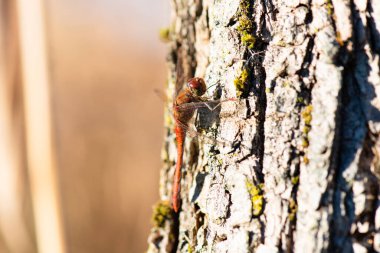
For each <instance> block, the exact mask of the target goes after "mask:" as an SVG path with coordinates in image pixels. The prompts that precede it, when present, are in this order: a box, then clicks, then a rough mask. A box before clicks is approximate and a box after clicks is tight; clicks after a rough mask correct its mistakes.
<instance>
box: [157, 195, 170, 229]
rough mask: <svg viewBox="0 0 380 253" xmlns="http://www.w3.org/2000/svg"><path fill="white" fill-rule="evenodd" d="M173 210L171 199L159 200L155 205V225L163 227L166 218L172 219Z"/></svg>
mask: <svg viewBox="0 0 380 253" xmlns="http://www.w3.org/2000/svg"><path fill="white" fill-rule="evenodd" d="M172 216H173V210H172V208H171V206H170V203H169V201H159V202H158V203H157V204H156V205H155V206H154V207H153V215H152V223H153V226H155V227H163V226H164V225H165V221H166V220H170V219H172Z"/></svg>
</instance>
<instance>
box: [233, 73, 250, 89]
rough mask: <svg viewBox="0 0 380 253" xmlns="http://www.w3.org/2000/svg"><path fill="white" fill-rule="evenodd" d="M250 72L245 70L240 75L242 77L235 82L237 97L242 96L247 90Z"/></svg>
mask: <svg viewBox="0 0 380 253" xmlns="http://www.w3.org/2000/svg"><path fill="white" fill-rule="evenodd" d="M248 77H249V72H248V70H247V69H243V71H242V72H241V73H240V76H239V77H237V78H236V79H235V80H234V85H235V88H236V95H237V96H241V94H242V93H243V91H244V90H245V86H246V84H247V82H248Z"/></svg>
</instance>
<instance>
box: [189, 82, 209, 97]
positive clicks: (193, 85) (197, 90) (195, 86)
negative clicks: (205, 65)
mask: <svg viewBox="0 0 380 253" xmlns="http://www.w3.org/2000/svg"><path fill="white" fill-rule="evenodd" d="M187 87H188V88H189V89H190V90H191V92H192V93H194V94H195V95H197V96H202V95H203V94H205V92H206V83H205V81H204V80H203V78H200V77H194V78H191V79H189V81H187Z"/></svg>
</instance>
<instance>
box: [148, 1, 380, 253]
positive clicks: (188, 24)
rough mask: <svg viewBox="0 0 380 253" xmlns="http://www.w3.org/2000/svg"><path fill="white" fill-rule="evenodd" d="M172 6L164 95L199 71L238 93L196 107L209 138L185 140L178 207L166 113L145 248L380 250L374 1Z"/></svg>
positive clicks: (379, 9) (378, 28)
mask: <svg viewBox="0 0 380 253" xmlns="http://www.w3.org/2000/svg"><path fill="white" fill-rule="evenodd" d="M172 7H173V15H172V23H171V27H170V29H169V37H170V40H171V42H170V53H169V57H168V62H169V66H170V71H169V82H168V93H169V94H174V92H175V91H176V90H178V89H180V88H181V87H176V85H175V83H176V81H178V82H177V83H179V84H180V85H183V84H184V83H185V81H186V80H187V79H188V78H190V77H193V76H200V77H204V78H205V80H206V83H207V84H208V86H211V85H213V84H215V85H214V86H213V87H212V88H210V89H209V92H210V93H211V94H213V97H214V99H217V98H230V97H237V98H238V102H237V103H230V102H228V103H223V104H222V106H221V108H220V110H216V111H213V112H210V111H207V110H200V111H199V112H198V114H197V120H196V125H197V128H198V130H201V131H202V132H204V135H205V136H209V137H213V138H215V139H216V140H218V142H215V143H214V144H210V143H209V142H207V141H205V138H202V137H198V138H194V139H188V140H187V141H186V144H185V156H184V164H183V167H182V182H181V188H182V191H181V199H182V208H181V210H180V212H179V214H178V215H177V214H175V213H173V212H172V211H171V209H170V205H169V203H168V202H167V201H168V200H169V199H170V195H171V187H172V180H173V179H172V178H173V172H174V165H175V162H176V160H175V159H176V148H175V147H176V146H175V138H174V134H173V121H172V120H171V118H170V117H171V115H170V112H169V109H168V110H167V112H166V117H167V119H168V120H166V127H167V137H166V139H165V145H164V149H163V160H164V164H165V165H164V167H163V168H162V171H161V179H160V180H161V181H160V182H161V184H160V185H161V186H160V196H161V200H162V201H161V202H160V203H159V204H158V205H157V206H156V207H155V208H154V217H153V220H154V227H153V228H152V232H151V235H150V237H149V240H148V241H149V249H148V252H233V253H236V252H379V251H380V208H379V206H380V201H379V192H380V191H379V182H380V181H379V180H380V155H379V154H380V153H379V152H380V139H379V134H380V111H379V110H380V100H379V99H378V96H379V95H380V72H379V68H380V62H379V54H380V1H377V0H367V1H366V0H353V1H346V0H332V1H331V2H330V1H321V0H308V1H306V0H292V1H276V0H269V1H266V0H263V1H248V0H240V1H238V0H231V1H208V0H203V1H202V0H194V1H181V0H173V1H172ZM176 70H177V71H176ZM170 105H171V104H170V101H169V103H168V107H169V108H170Z"/></svg>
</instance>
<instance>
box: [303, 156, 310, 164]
mask: <svg viewBox="0 0 380 253" xmlns="http://www.w3.org/2000/svg"><path fill="white" fill-rule="evenodd" d="M309 161H310V160H309V157H307V155H304V156H303V163H304V164H309Z"/></svg>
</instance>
